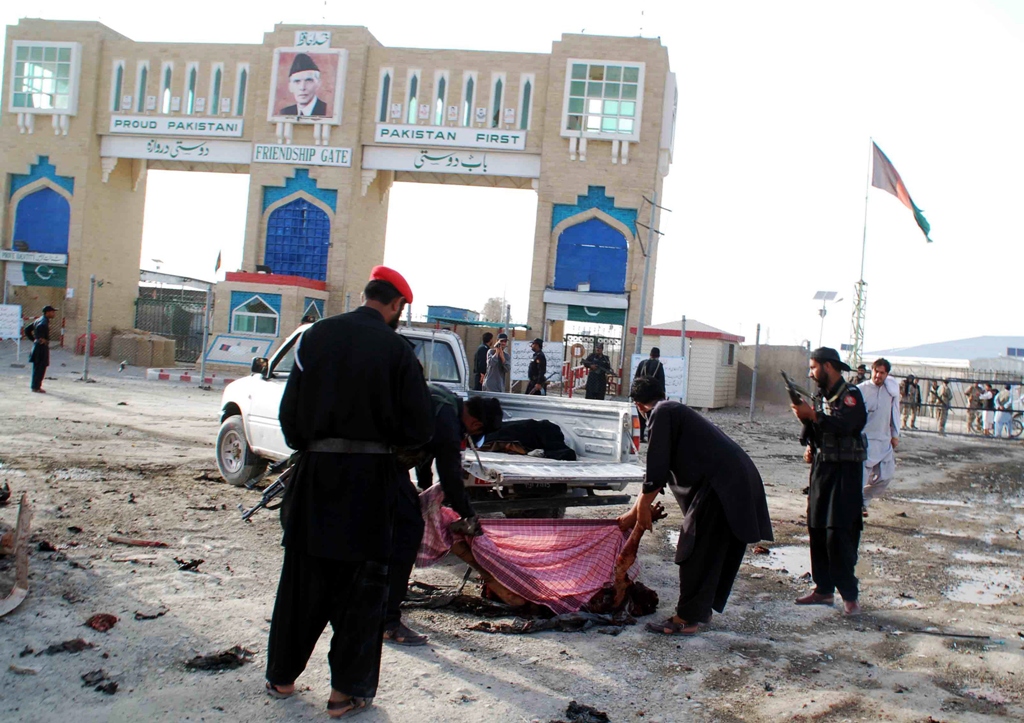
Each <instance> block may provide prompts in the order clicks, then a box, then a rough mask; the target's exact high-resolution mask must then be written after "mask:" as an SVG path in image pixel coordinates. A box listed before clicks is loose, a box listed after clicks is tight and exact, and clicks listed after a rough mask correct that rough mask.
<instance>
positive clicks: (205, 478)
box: [192, 470, 220, 482]
mask: <svg viewBox="0 0 1024 723" xmlns="http://www.w3.org/2000/svg"><path fill="white" fill-rule="evenodd" d="M192 479H194V480H195V481H196V482H220V475H219V474H217V473H216V472H211V471H210V470H203V472H202V473H201V474H200V475H199V476H198V477H193V478H192Z"/></svg>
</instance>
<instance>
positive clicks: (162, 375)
mask: <svg viewBox="0 0 1024 723" xmlns="http://www.w3.org/2000/svg"><path fill="white" fill-rule="evenodd" d="M146 379H148V380H149V381H151V382H189V383H192V382H194V383H197V384H198V383H199V374H198V372H195V371H193V370H191V369H185V370H182V369H147V370H146ZM233 381H235V378H234V377H219V376H217V375H216V374H212V373H211V374H207V375H206V376H205V377H203V384H205V385H207V386H211V387H212V386H213V385H214V384H218V385H225V386H226V385H228V384H230V383H231V382H233Z"/></svg>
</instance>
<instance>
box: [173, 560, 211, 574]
mask: <svg viewBox="0 0 1024 723" xmlns="http://www.w3.org/2000/svg"><path fill="white" fill-rule="evenodd" d="M174 561H175V562H176V563H178V569H179V570H181V571H183V572H199V566H200V565H202V564H203V563H204V562H206V560H200V559H199V558H198V557H197V558H196V559H194V560H182V559H181V558H180V557H176V558H174Z"/></svg>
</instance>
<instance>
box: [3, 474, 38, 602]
mask: <svg viewBox="0 0 1024 723" xmlns="http://www.w3.org/2000/svg"><path fill="white" fill-rule="evenodd" d="M31 527H32V505H31V504H29V501H28V494H27V493H24V492H23V493H22V494H21V502H19V503H18V521H17V523H16V524H15V527H14V538H13V540H12V543H13V544H12V546H11V547H12V550H13V552H14V587H12V588H11V592H10V593H9V594H8V595H7V597H5V598H3V599H2V600H0V617H3V616H4V615H6V614H7V613H9V612H11V611H12V610H14V609H15V608H17V607H18V606H19V605H21V603H22V602H24V601H25V598H27V597H28V538H29V531H30V530H31Z"/></svg>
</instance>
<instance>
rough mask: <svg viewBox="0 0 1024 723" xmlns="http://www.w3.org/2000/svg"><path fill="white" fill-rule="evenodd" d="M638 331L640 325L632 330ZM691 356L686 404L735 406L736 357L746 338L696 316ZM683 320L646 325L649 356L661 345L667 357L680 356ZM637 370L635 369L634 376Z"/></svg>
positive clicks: (690, 328)
mask: <svg viewBox="0 0 1024 723" xmlns="http://www.w3.org/2000/svg"><path fill="white" fill-rule="evenodd" d="M630 333H633V334H635V333H636V327H633V328H632V329H630ZM686 339H687V341H688V342H689V344H688V348H687V354H688V355H689V357H690V358H689V362H688V372H687V385H686V400H685V401H686V404H688V405H689V406H691V407H705V408H708V409H717V408H719V407H728V406H732V404H733V402H734V400H735V399H736V366H737V365H736V356H737V351H738V349H739V344H740V342H742V341H743V337H742V336H739V335H737V334H730V333H729V332H727V331H722V330H721V329H716V328H715V327H713V326H709V325H708V324H704V323H702V322H699V321H697V320H695V319H687V320H686ZM681 341H682V320H680V321H670V322H667V323H665V324H655V325H653V326H645V327H644V340H643V347H642V349H641V351H642V352H643V354H644V355H645V356H646V355H648V354H650V353H651V348H652V347H658V348H659V349H660V350H661V355H662V356H663V357H667V356H680V353H681V350H682V344H681V343H680V342H681ZM635 371H636V370H635V369H631V370H630V372H629V377H630V378H632V376H633V373H634V372H635Z"/></svg>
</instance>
